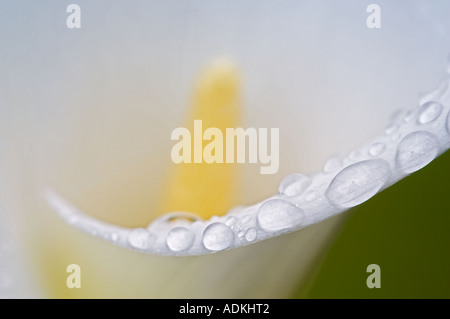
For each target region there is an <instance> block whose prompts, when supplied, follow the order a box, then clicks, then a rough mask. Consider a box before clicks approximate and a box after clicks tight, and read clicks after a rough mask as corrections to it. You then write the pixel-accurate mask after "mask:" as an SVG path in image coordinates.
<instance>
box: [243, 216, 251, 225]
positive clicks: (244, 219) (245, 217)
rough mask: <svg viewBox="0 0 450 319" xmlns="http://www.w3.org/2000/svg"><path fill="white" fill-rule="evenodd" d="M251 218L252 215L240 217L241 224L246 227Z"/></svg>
mask: <svg viewBox="0 0 450 319" xmlns="http://www.w3.org/2000/svg"><path fill="white" fill-rule="evenodd" d="M252 218H253V216H252V215H246V216H244V217H242V224H243V225H246V224H248V223H250V221H251V220H252Z"/></svg>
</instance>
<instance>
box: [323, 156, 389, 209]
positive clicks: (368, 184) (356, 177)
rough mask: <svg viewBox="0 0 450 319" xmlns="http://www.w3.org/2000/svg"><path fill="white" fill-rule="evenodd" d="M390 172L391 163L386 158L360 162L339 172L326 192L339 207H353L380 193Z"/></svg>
mask: <svg viewBox="0 0 450 319" xmlns="http://www.w3.org/2000/svg"><path fill="white" fill-rule="evenodd" d="M390 174H391V171H390V169H389V164H388V163H387V162H386V161H385V160H381V159H374V160H368V161H363V162H358V163H355V164H352V165H350V166H348V167H346V168H344V169H343V170H342V171H341V172H339V174H337V175H336V176H335V178H334V179H333V180H332V181H331V183H330V186H329V187H328V189H327V191H326V192H325V194H326V196H327V197H328V199H329V200H330V201H331V202H332V203H333V204H334V205H336V206H338V207H343V208H349V207H353V206H356V205H359V204H361V203H363V202H365V201H366V200H368V199H369V198H371V197H372V196H374V195H375V194H376V193H378V191H379V190H380V189H381V188H382V187H383V185H384V184H385V183H386V182H387V180H388V179H389V177H390Z"/></svg>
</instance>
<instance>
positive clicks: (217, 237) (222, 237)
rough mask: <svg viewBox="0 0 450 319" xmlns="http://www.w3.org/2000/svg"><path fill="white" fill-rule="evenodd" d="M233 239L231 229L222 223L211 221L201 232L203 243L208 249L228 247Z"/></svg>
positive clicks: (217, 249)
mask: <svg viewBox="0 0 450 319" xmlns="http://www.w3.org/2000/svg"><path fill="white" fill-rule="evenodd" d="M233 241H234V234H233V231H232V230H231V229H230V228H229V227H227V226H226V225H225V224H222V223H213V224H211V225H209V226H208V227H206V229H205V231H204V232H203V245H204V246H205V248H206V249H209V250H213V251H219V250H223V249H226V248H229V247H230V246H231V245H232V244H233Z"/></svg>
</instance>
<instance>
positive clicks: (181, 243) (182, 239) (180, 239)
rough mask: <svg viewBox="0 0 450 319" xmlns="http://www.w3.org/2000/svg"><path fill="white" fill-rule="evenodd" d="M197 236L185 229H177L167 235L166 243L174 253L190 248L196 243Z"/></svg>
mask: <svg viewBox="0 0 450 319" xmlns="http://www.w3.org/2000/svg"><path fill="white" fill-rule="evenodd" d="M194 238H195V235H194V233H193V232H191V231H190V230H189V229H187V228H185V227H175V228H174V229H172V230H171V231H170V232H169V234H168V235H167V239H166V243H167V247H169V249H170V250H172V251H182V250H186V249H188V248H190V247H191V246H192V244H193V243H194Z"/></svg>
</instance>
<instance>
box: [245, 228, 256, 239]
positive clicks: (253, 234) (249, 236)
mask: <svg viewBox="0 0 450 319" xmlns="http://www.w3.org/2000/svg"><path fill="white" fill-rule="evenodd" d="M257 234H258V232H257V231H256V229H255V228H249V229H248V230H247V231H246V232H245V239H246V240H247V241H254V240H255V239H256V235H257Z"/></svg>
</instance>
